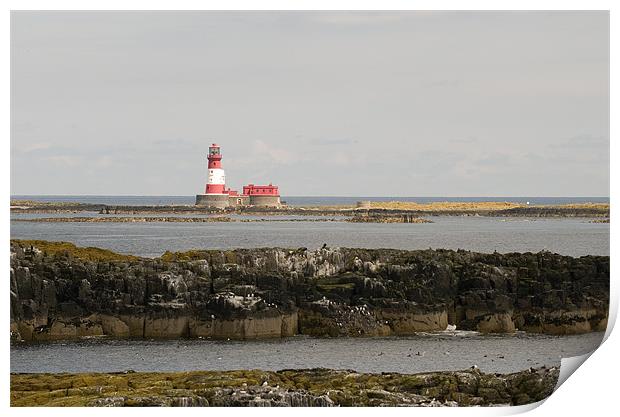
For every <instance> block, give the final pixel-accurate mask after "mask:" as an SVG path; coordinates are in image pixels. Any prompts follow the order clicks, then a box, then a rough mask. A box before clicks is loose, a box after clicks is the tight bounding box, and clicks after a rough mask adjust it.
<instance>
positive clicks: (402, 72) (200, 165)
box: [11, 11, 609, 196]
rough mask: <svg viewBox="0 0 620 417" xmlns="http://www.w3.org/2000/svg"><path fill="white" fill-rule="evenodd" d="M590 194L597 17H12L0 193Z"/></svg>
mask: <svg viewBox="0 0 620 417" xmlns="http://www.w3.org/2000/svg"><path fill="white" fill-rule="evenodd" d="M212 142H216V143H218V144H219V145H221V147H222V154H223V159H222V165H223V167H224V168H225V169H226V179H227V185H228V186H231V187H233V188H235V189H240V188H241V187H242V185H244V184H247V183H254V184H261V183H269V182H272V183H273V184H276V185H278V186H279V187H280V192H281V194H282V195H289V196H304V195H306V196H330V195H331V196H609V14H608V13H607V12H596V11H585V12H560V11H551V12H524V11H521V12H509V11H504V12H433V11H424V12H302V11H297V12H195V11H191V12H144V11H141V12H96V11H91V12H59V11H56V12H27V11H20V12H12V14H11V194H14V195H15V194H33V195H41V194H53V195H54V194H60V195H83V194H90V195H194V194H199V193H202V192H203V191H204V184H205V181H206V173H207V164H206V162H207V161H206V154H207V150H208V146H209V144H210V143H212Z"/></svg>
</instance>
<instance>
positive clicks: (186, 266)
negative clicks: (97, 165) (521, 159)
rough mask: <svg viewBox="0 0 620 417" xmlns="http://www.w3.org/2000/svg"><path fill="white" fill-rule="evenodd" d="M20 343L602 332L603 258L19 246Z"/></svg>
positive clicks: (15, 282) (15, 330)
mask: <svg viewBox="0 0 620 417" xmlns="http://www.w3.org/2000/svg"><path fill="white" fill-rule="evenodd" d="M10 263H11V271H10V292H11V297H10V298H11V332H12V337H13V340H25V341H46V340H57V339H67V338H75V337H81V336H98V335H109V336H113V337H135V338H181V337H190V338H230V339H254V338H269V337H285V336H292V335H295V334H306V335H313V336H331V337H337V336H389V335H410V334H414V333H416V332H426V331H436V330H444V329H446V327H447V326H448V324H452V325H456V327H457V329H466V330H477V331H480V332H487V333H495V332H514V331H515V330H516V329H519V330H524V331H528V332H538V333H548V334H578V333H586V332H591V331H603V330H605V328H606V326H607V314H608V304H609V279H610V269H609V256H584V257H580V258H573V257H569V256H561V255H557V254H553V253H549V252H540V253H510V254H499V253H492V254H484V253H475V252H470V251H464V250H459V251H452V250H442V249H438V250H430V249H429V250H417V251H403V250H391V249H349V248H328V247H324V248H322V249H317V250H308V249H306V248H299V249H295V250H290V249H281V248H264V249H237V250H227V251H223V250H196V251H189V252H183V253H172V252H167V253H165V254H164V255H163V256H161V257H160V258H155V259H150V258H139V257H136V256H129V255H121V254H117V253H114V252H111V251H107V250H105V249H98V248H79V247H76V246H74V245H72V244H70V243H66V242H47V241H18V240H13V241H11V261H10Z"/></svg>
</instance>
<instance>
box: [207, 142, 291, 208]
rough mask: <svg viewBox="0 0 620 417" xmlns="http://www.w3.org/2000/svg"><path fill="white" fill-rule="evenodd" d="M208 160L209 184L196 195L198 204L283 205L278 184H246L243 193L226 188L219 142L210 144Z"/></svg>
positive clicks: (232, 205)
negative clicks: (203, 191)
mask: <svg viewBox="0 0 620 417" xmlns="http://www.w3.org/2000/svg"><path fill="white" fill-rule="evenodd" d="M207 160H208V161H209V163H208V165H207V185H206V186H205V193H204V194H198V195H197V196H196V205H197V206H205V207H208V208H217V209H225V208H227V207H242V206H248V205H249V206H257V207H276V208H279V207H280V206H281V202H280V191H279V190H278V186H277V185H273V184H271V183H269V185H254V184H249V185H246V186H244V187H243V194H239V192H238V191H235V190H231V189H230V188H226V174H224V169H223V168H222V152H221V151H220V146H219V145H218V144H217V143H213V144H211V146H209V154H208V155H207Z"/></svg>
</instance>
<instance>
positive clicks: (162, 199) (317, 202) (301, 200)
mask: <svg viewBox="0 0 620 417" xmlns="http://www.w3.org/2000/svg"><path fill="white" fill-rule="evenodd" d="M11 199H17V200H34V201H44V202H50V201H63V202H74V203H93V204H110V205H129V206H140V205H168V204H194V203H195V201H196V196H193V195H192V196H110V195H93V196H89V195H12V196H11ZM282 200H283V201H286V203H287V204H289V205H291V206H321V205H354V204H355V203H356V202H357V201H360V200H370V201H394V200H398V201H413V202H416V203H431V202H435V201H460V202H465V201H508V202H514V203H525V202H527V201H529V202H530V204H533V205H536V204H571V203H587V202H591V203H609V197H320V196H315V197H296V196H282Z"/></svg>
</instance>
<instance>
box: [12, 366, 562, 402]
mask: <svg viewBox="0 0 620 417" xmlns="http://www.w3.org/2000/svg"><path fill="white" fill-rule="evenodd" d="M558 376H559V370H558V369H557V368H550V369H547V368H539V369H529V370H526V371H523V372H517V373H513V374H484V373H481V372H480V371H478V370H477V369H471V370H467V371H461V372H431V373H424V374H414V375H404V374H397V373H390V374H386V373H384V374H359V373H356V372H354V371H334V370H329V369H307V370H284V371H278V372H268V371H260V370H244V371H195V372H174V373H136V372H128V373H101V374H12V375H11V406H14V407H15V406H18V407H19V406H108V407H109V406H216V407H222V406H237V407H239V406H260V407H281V406H285V407H286V406H293V407H295V406H298V407H334V406H336V407H337V406H421V407H438V406H474V405H480V406H489V405H523V404H528V403H532V402H537V401H541V400H543V399H545V398H547V397H548V396H549V395H551V393H552V392H553V389H554V388H555V385H556V383H557V380H558Z"/></svg>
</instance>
